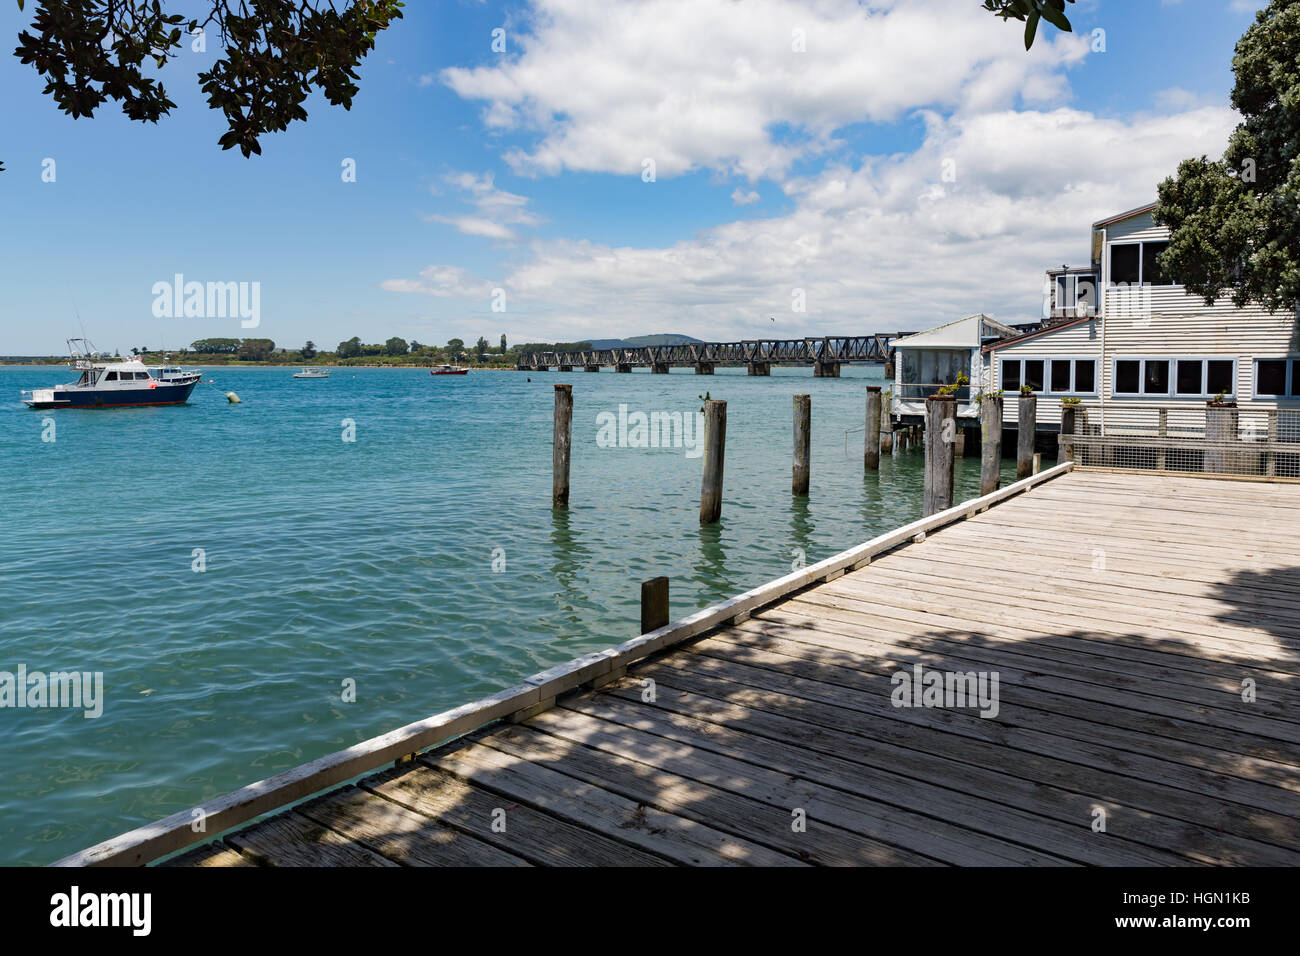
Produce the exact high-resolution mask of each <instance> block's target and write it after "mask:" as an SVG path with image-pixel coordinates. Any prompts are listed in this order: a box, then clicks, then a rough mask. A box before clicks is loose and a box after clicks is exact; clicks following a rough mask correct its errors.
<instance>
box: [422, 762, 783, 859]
mask: <svg viewBox="0 0 1300 956" xmlns="http://www.w3.org/2000/svg"><path fill="white" fill-rule="evenodd" d="M421 761H422V762H424V763H427V764H428V765H429V766H431V767H436V768H439V769H442V770H445V771H447V772H448V773H452V774H455V775H456V776H458V777H462V778H464V779H466V780H469V781H471V782H472V783H474V784H475V785H476V786H480V787H483V788H485V789H488V790H491V791H493V792H495V793H500V794H502V795H503V796H506V797H509V798H511V799H513V800H514V801H516V802H518V803H525V804H528V805H531V806H533V807H536V808H538V809H540V810H544V811H545V812H547V813H550V814H552V815H553V816H558V817H560V818H561V819H564V820H567V821H569V822H570V823H573V824H575V825H578V826H583V827H588V828H590V829H593V830H596V831H597V832H599V833H603V834H606V835H617V838H618V839H619V840H623V841H626V842H629V843H632V844H634V845H635V846H638V847H641V848H642V849H644V850H648V851H650V852H653V853H656V854H659V855H661V856H664V857H666V858H668V859H670V860H673V861H675V862H677V863H680V864H684V865H687V866H723V865H732V866H736V865H742V866H805V865H807V864H805V863H804V862H803V861H801V860H799V859H797V858H796V857H793V856H790V855H788V854H784V853H778V852H776V851H775V850H772V849H771V848H769V847H766V846H761V845H759V844H757V843H753V842H751V841H749V840H745V839H742V838H739V837H737V836H735V835H734V834H731V833H725V832H723V831H721V830H718V829H715V828H714V827H711V826H706V825H702V824H699V823H697V822H695V821H694V820H688V819H685V818H683V817H680V816H677V815H676V814H674V813H665V812H664V811H662V810H659V809H656V808H655V807H652V806H648V805H647V804H646V803H644V802H641V801H637V800H629V799H627V798H626V797H623V796H621V795H619V794H617V793H613V792H611V791H609V790H607V789H605V788H604V787H602V786H598V785H593V784H589V783H586V782H584V781H582V780H578V779H576V778H574V777H571V776H569V775H567V774H564V773H560V772H559V771H558V770H554V769H552V768H551V767H550V766H548V765H547V764H545V763H542V762H538V761H536V760H534V759H531V758H530V757H520V756H518V755H517V754H512V753H507V752H505V751H502V750H497V749H494V748H492V747H488V746H484V745H482V744H473V745H471V746H468V747H461V748H458V749H456V750H453V751H450V752H447V753H442V754H435V755H432V756H428V757H422V758H421Z"/></svg>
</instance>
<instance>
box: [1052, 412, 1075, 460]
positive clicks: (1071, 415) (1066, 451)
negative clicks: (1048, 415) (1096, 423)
mask: <svg viewBox="0 0 1300 956" xmlns="http://www.w3.org/2000/svg"><path fill="white" fill-rule="evenodd" d="M1078 414H1079V406H1077V405H1062V406H1061V434H1062V435H1064V436H1070V435H1074V434H1075V433H1076V432H1077V431H1078V430H1079V425H1078V418H1077V416H1078ZM1057 460H1058V461H1074V445H1072V444H1071V443H1070V442H1068V441H1066V442H1062V443H1061V445H1060V451H1059V452H1058V453H1057Z"/></svg>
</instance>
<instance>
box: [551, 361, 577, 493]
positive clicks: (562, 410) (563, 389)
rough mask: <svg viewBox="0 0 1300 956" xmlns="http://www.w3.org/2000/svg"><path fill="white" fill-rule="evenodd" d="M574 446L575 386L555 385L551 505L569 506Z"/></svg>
mask: <svg viewBox="0 0 1300 956" xmlns="http://www.w3.org/2000/svg"><path fill="white" fill-rule="evenodd" d="M572 447H573V386H572V385H557V386H555V438H554V441H553V443H552V447H551V470H552V472H553V474H552V478H551V507H552V508H567V507H569V450H570V449H571V448H572Z"/></svg>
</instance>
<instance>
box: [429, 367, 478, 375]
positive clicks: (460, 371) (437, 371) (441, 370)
mask: <svg viewBox="0 0 1300 956" xmlns="http://www.w3.org/2000/svg"><path fill="white" fill-rule="evenodd" d="M429 374H430V375H468V374H469V369H467V368H461V367H460V366H459V365H439V366H438V367H437V368H431V369H429Z"/></svg>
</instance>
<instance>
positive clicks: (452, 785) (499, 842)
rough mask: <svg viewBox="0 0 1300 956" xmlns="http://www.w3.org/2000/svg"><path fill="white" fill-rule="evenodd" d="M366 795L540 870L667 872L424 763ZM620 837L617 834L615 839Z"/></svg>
mask: <svg viewBox="0 0 1300 956" xmlns="http://www.w3.org/2000/svg"><path fill="white" fill-rule="evenodd" d="M362 786H363V787H365V788H366V789H367V790H370V791H372V792H374V793H377V794H379V795H381V796H383V797H385V798H386V799H388V800H392V801H394V802H395V803H400V804H402V805H403V806H406V807H409V808H410V809H412V810H415V811H416V812H418V813H423V814H425V815H426V816H430V817H434V818H435V819H437V820H438V821H439V822H440V823H444V824H446V825H448V826H452V827H455V828H456V829H458V830H460V831H462V832H465V833H469V834H472V835H474V836H476V837H478V838H479V839H481V840H483V841H485V842H487V843H491V844H493V845H494V846H498V847H501V848H502V849H504V850H507V851H509V852H511V853H515V854H518V855H519V856H521V857H523V858H524V859H526V860H529V861H530V862H532V863H534V864H536V865H538V866H667V865H668V863H669V861H668V860H666V859H664V858H663V857H661V856H657V855H655V854H652V853H647V852H645V851H643V850H640V849H637V848H636V847H635V846H633V845H631V844H629V843H622V842H619V841H618V840H617V839H611V838H610V837H608V836H605V835H603V834H601V833H598V832H596V831H595V830H593V829H591V828H589V827H583V826H576V825H574V824H571V823H568V822H566V821H565V820H562V819H560V818H559V817H556V816H552V815H551V814H549V813H543V812H541V811H539V810H535V809H533V808H532V807H530V806H527V805H525V804H522V803H515V802H513V801H512V800H509V799H502V797H501V796H500V795H499V794H494V793H492V792H491V791H488V790H484V789H482V788H480V787H476V786H474V785H473V784H471V783H469V782H468V781H465V780H462V779H461V778H459V777H456V776H453V775H452V774H450V773H447V772H445V771H442V770H438V769H435V768H434V767H430V766H427V765H425V764H423V763H415V764H411V765H410V766H409V768H408V767H398V768H394V769H392V770H389V771H387V772H385V773H382V774H377V775H375V776H373V777H369V778H367V779H366V780H365V781H363V782H362ZM614 835H615V836H617V832H615V834H614Z"/></svg>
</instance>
